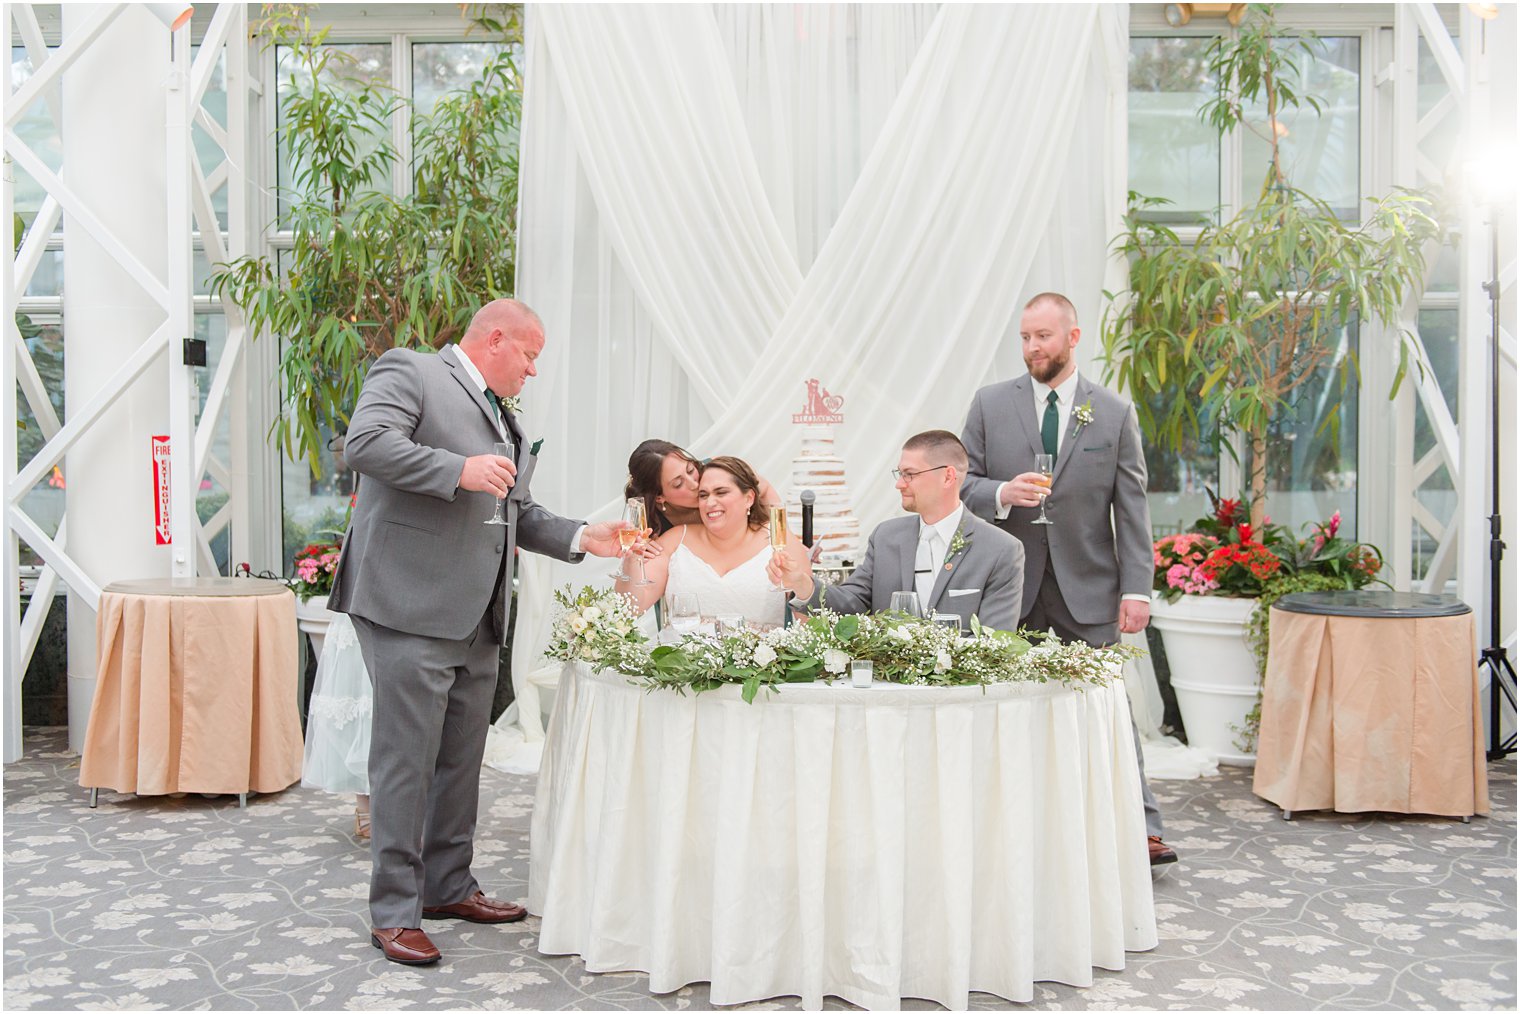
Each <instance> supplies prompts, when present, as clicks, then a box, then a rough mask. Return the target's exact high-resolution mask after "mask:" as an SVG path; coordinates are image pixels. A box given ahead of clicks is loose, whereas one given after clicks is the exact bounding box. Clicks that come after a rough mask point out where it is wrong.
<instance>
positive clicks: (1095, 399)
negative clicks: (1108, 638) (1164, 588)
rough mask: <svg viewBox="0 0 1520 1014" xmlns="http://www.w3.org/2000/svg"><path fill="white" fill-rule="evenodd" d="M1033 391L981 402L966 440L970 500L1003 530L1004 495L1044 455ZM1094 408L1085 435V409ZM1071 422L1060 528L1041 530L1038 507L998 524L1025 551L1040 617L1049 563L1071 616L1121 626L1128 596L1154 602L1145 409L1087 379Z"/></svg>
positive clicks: (1058, 508) (1014, 388)
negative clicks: (1000, 498) (1080, 409)
mask: <svg viewBox="0 0 1520 1014" xmlns="http://www.w3.org/2000/svg"><path fill="white" fill-rule="evenodd" d="M1032 386H1033V381H1032V380H1031V379H1030V377H1029V375H1028V374H1027V373H1026V374H1025V375H1024V376H1022V377H1017V378H1015V379H1013V380H1008V381H1004V382H1003V383H1001V384H992V385H991V386H989V387H984V388H982V389H981V390H980V391H978V392H976V398H975V399H974V400H973V401H972V403H971V411H970V413H968V414H967V416H966V429H965V432H964V433H963V434H962V435H961V440H962V442H963V443H965V445H966V451H967V453H968V454H969V455H970V457H971V464H970V468H969V469H968V470H967V475H966V484H965V486H964V487H963V488H962V490H961V495H962V498H963V499H964V500H965V501H966V505H967V507H968V508H969V509H971V510H973V511H975V512H976V514H977V515H978V516H979V517H983V518H986V519H988V520H993V519H994V515H995V513H996V511H997V491H998V487H999V486H1001V485H1002V484H1003V483H1004V482H1005V481H1007V480H1008V479H1011V478H1013V477H1014V476H1015V475H1018V474H1020V473H1021V472H1033V471H1034V470H1035V467H1034V458H1035V455H1036V454H1040V453H1042V451H1043V448H1042V446H1041V443H1040V421H1039V419H1038V418H1036V414H1035V404H1034V394H1033V392H1032ZM1089 402H1090V403H1091V404H1092V413H1093V421H1092V422H1091V423H1088V424H1086V425H1082V424H1081V422H1080V421H1079V420H1078V419H1077V413H1076V411H1075V406H1078V405H1083V404H1086V403H1089ZM1073 405H1074V407H1073V411H1072V413H1071V418H1070V419H1069V420H1068V422H1067V427H1066V433H1065V435H1064V436H1063V437H1062V439H1061V444H1060V448H1059V453H1058V454H1057V455H1056V470H1055V478H1054V480H1053V481H1052V483H1051V492H1050V496H1049V498H1048V499H1047V501H1046V508H1045V509H1046V513H1047V515H1048V516H1049V517H1050V519H1051V521H1053V522H1055V523H1054V524H1051V525H1036V524H1031V522H1032V521H1033V520H1034V518H1036V517H1037V516H1039V508H1038V507H1014V508H1012V509H1011V510H1010V511H1009V513H1008V517H1007V518H1006V519H1004V520H1002V521H998V522H996V523H997V524H998V525H999V527H1001V528H1002V529H1003V530H1004V531H1007V532H1010V533H1012V534H1013V535H1015V536H1016V537H1017V538H1018V539H1019V541H1020V542H1022V543H1023V544H1024V551H1025V553H1027V554H1028V565H1027V566H1026V567H1025V569H1024V597H1023V602H1024V609H1025V612H1026V613H1027V612H1028V611H1029V610H1031V609H1033V608H1034V602H1035V596H1036V594H1037V593H1038V592H1039V588H1040V581H1041V578H1042V576H1043V575H1044V573H1045V561H1046V558H1047V555H1048V557H1049V559H1050V561H1051V563H1052V565H1053V567H1054V571H1055V575H1056V580H1057V581H1058V582H1060V586H1061V594H1062V596H1063V597H1064V599H1065V602H1066V607H1067V608H1068V609H1070V610H1071V615H1072V617H1073V618H1074V619H1076V620H1077V621H1078V622H1079V623H1111V622H1113V621H1114V620H1115V619H1116V618H1117V617H1118V615H1119V597H1120V596H1121V595H1147V596H1148V595H1150V592H1151V568H1152V555H1151V514H1150V506H1149V505H1148V504H1147V503H1146V499H1145V456H1144V453H1143V452H1142V450H1141V447H1140V424H1139V421H1138V420H1137V419H1136V416H1135V408H1134V406H1133V405H1131V404H1130V403H1129V402H1128V401H1125V400H1124V399H1123V398H1121V397H1119V395H1117V394H1115V393H1114V392H1113V391H1110V390H1109V389H1108V388H1106V387H1102V386H1100V385H1098V384H1094V383H1092V382H1091V381H1089V380H1088V379H1087V378H1086V377H1084V376H1081V375H1080V374H1079V375H1078V377H1077V391H1076V396H1075V401H1074V403H1073Z"/></svg>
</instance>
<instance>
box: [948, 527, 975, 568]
mask: <svg viewBox="0 0 1520 1014" xmlns="http://www.w3.org/2000/svg"><path fill="white" fill-rule="evenodd" d="M969 545H971V536H969V535H967V534H966V533H965V532H963V531H961V530H960V529H959V528H957V529H956V530H955V534H954V535H952V536H950V548H949V550H948V551H946V553H945V569H946V570H954V569H955V564H954V563H953V562H952V561H953V560H954V559H955V558H956V557H957V556H960V555H961V554H962V553H964V552H965V551H966V547H967V546H969Z"/></svg>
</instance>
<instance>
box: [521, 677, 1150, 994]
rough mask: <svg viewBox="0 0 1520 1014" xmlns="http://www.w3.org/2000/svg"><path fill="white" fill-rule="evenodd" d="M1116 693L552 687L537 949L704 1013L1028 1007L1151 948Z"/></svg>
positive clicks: (536, 901) (1114, 688) (1141, 847)
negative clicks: (692, 987)
mask: <svg viewBox="0 0 1520 1014" xmlns="http://www.w3.org/2000/svg"><path fill="white" fill-rule="evenodd" d="M1127 707H1128V706H1127V702H1126V699H1125V695H1124V687H1123V684H1122V683H1120V682H1115V683H1114V684H1112V685H1111V686H1108V687H1087V688H1085V689H1082V690H1073V689H1070V688H1068V687H1066V686H1064V685H1062V684H1056V683H1050V684H1035V683H1020V684H1005V685H999V686H993V687H988V688H986V689H983V688H982V687H951V688H933V687H919V686H907V687H904V686H896V685H888V684H880V683H878V684H876V685H873V686H872V687H870V688H861V689H853V688H849V687H847V686H830V685H827V684H791V685H787V686H784V687H782V688H781V690H780V691H779V692H778V693H770V692H768V691H766V690H764V689H762V690H761V692H760V694H759V696H758V697H756V699H755V701H754V703H753V704H745V703H744V701H743V700H742V699H741V697H740V688H739V687H737V686H727V687H723V688H721V689H718V690H713V691H708V692H706V693H702V694H696V695H682V694H678V693H675V692H673V691H668V690H654V691H650V690H647V689H645V688H644V687H641V686H636V685H633V684H631V683H630V682H629V681H628V679H627V678H626V677H624V676H622V675H620V674H618V673H616V672H607V671H593V670H592V669H590V668H588V667H586V666H585V665H582V664H568V665H566V666H565V668H564V670H563V672H562V674H561V677H560V689H559V696H558V698H557V702H556V705H555V709H554V716H553V719H552V720H551V723H550V728H549V733H548V739H547V742H546V744H545V749H544V760H543V766H542V768H541V769H540V771H539V781H538V794H537V799H536V801H535V805H534V810H533V824H532V846H531V856H532V865H531V872H530V879H529V898H528V908H529V910H530V911H531V912H533V913H534V914H536V915H538V916H540V917H541V918H542V926H541V928H540V933H539V950H540V951H541V952H542V953H544V954H579V955H581V956H582V958H583V959H584V960H585V963H586V967H587V968H588V969H589V970H590V971H593V972H611V971H628V970H638V971H643V972H647V973H648V974H649V977H650V988H651V989H652V990H653V991H654V992H656V993H666V992H669V991H671V990H675V989H679V988H680V987H682V986H684V985H686V984H687V983H691V982H698V981H707V982H710V983H711V984H712V987H711V998H710V999H711V1002H712V1003H713V1004H736V1003H744V1002H748V1001H752V1000H761V999H765V998H768V997H775V996H800V997H801V998H802V1001H803V1003H804V1004H805V1005H806V1006H807V1007H808V1008H809V1009H815V1010H816V1009H818V1008H819V1006H821V1004H822V1002H823V997H824V996H826V995H831V996H837V997H841V998H843V999H845V1000H848V1001H850V1002H851V1003H854V1004H857V1005H859V1006H862V1007H866V1008H871V1009H882V1008H888V1009H895V1008H898V1007H900V1006H901V1000H902V998H905V997H921V998H926V999H930V1000H934V1001H937V1002H939V1003H941V1004H943V1005H945V1006H946V1007H950V1008H955V1009H964V1008H965V1007H966V1006H967V1001H968V994H969V993H970V992H972V991H983V992H988V993H994V994H996V995H998V996H1001V997H1004V998H1005V999H1008V1000H1013V1001H1019V1002H1023V1001H1029V1000H1031V999H1032V998H1033V984H1034V983H1035V982H1037V981H1046V980H1050V981H1057V982H1064V983H1069V984H1071V985H1075V986H1087V985H1091V983H1092V974H1093V973H1092V970H1093V968H1094V967H1097V968H1105V969H1113V970H1119V969H1122V968H1123V967H1124V963H1125V952H1126V951H1138V950H1148V949H1149V948H1152V947H1154V946H1155V945H1156V922H1155V916H1154V912H1153V908H1152V898H1151V880H1150V866H1149V862H1148V857H1147V853H1146V849H1145V820H1144V815H1143V813H1142V811H1141V806H1140V786H1139V775H1138V772H1137V770H1136V768H1135V762H1134V747H1133V745H1132V741H1131V738H1130V737H1131V733H1130V722H1129V717H1128V711H1127Z"/></svg>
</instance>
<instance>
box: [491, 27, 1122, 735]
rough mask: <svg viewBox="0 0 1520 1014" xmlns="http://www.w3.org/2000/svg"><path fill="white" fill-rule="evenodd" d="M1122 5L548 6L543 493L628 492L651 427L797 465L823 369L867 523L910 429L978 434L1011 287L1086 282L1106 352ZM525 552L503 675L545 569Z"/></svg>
mask: <svg viewBox="0 0 1520 1014" xmlns="http://www.w3.org/2000/svg"><path fill="white" fill-rule="evenodd" d="M1126 17H1127V15H1126V9H1125V8H1124V7H1123V6H1122V5H1084V4H1077V5H1019V6H1005V5H980V6H973V5H948V6H945V7H939V8H936V7H934V6H931V5H831V6H816V7H815V6H805V5H795V6H776V7H772V6H729V5H714V6H706V5H679V6H678V5H671V6H635V5H619V6H612V5H562V6H561V5H530V6H529V8H528V40H527V45H528V52H527V92H526V96H525V111H524V125H523V142H522V168H521V193H522V214H521V224H520V230H521V234H520V257H519V276H518V293H519V295H520V297H521V298H522V299H524V300H525V301H526V302H527V303H528V304H529V305H531V306H533V307H534V308H535V309H537V310H538V311H539V313H540V314H541V315H542V317H543V319H544V323H545V326H546V331H547V334H548V344H547V346H546V349H545V352H544V354H543V357H542V358H541V359H540V361H539V368H540V371H541V376H540V377H539V378H538V379H536V380H534V381H533V382H532V383H531V384H530V386H529V387H528V389H527V392H526V396H525V399H524V401H525V416H524V420H525V425H526V427H527V429H528V430H529V432H530V434H532V435H533V436H535V437H536V436H540V435H542V436H544V437H545V444H544V452H543V458H542V460H541V463H540V465H539V468H538V472H537V474H536V476H535V480H534V496H535V498H536V499H538V500H539V501H541V502H543V503H545V504H547V505H549V506H550V507H552V508H553V509H555V510H558V511H560V512H562V513H567V514H571V515H581V516H588V517H592V518H607V517H612V516H615V511H616V510H617V508H618V507H619V506H620V502H621V493H622V485H623V482H624V480H625V473H626V462H627V456H628V453H629V452H630V451H631V450H632V449H633V447H634V446H635V445H636V444H637V443H638V442H639V441H640V440H642V439H644V438H645V437H650V436H659V437H664V438H667V439H671V440H674V441H675V442H677V443H679V444H681V445H683V446H686V447H688V448H690V449H692V450H694V451H695V452H697V453H698V454H700V455H713V454H725V453H730V454H738V455H740V456H742V457H744V458H746V459H748V460H749V461H751V463H753V464H754V465H755V466H756V467H757V468H758V470H759V471H760V473H761V474H762V475H765V476H767V477H769V478H771V479H772V481H773V482H775V483H776V485H777V486H778V488H781V489H782V490H783V491H784V490H785V487H786V485H787V480H788V469H787V464H788V462H789V461H790V459H791V458H792V457H793V456H794V455H795V453H796V451H797V447H798V435H797V433H796V431H795V428H794V427H793V426H792V425H791V414H792V413H793V412H795V411H797V410H799V408H800V407H801V403H802V400H803V396H804V385H805V382H806V381H807V379H808V378H810V377H816V378H818V379H819V380H820V381H821V382H822V383H823V385H824V386H825V387H826V388H828V389H829V390H831V391H833V392H835V393H838V394H842V395H843V396H844V398H845V406H844V414H845V417H846V422H845V423H844V425H842V426H840V427H839V428H838V429H837V431H836V432H837V437H838V443H839V446H840V448H841V453H842V454H843V456H844V458H845V461H846V464H847V469H848V478H849V482H850V484H851V488H852V490H853V492H854V494H855V497H856V502H855V510H856V513H857V514H858V515H859V517H860V518H861V521H862V524H863V525H864V526H865V527H866V529H867V530H869V528H870V527H871V526H873V525H875V524H876V523H877V522H879V521H881V520H884V519H885V518H887V517H890V516H894V515H895V514H897V513H898V499H897V497H896V495H895V494H894V492H893V490H892V488H891V480H890V477H889V476H888V469H889V468H890V467H892V465H894V464H895V462H896V457H897V453H898V450H899V448H900V447H901V443H902V441H903V439H905V438H906V437H907V436H909V435H910V434H912V433H914V432H917V431H919V430H923V429H928V428H933V427H942V428H946V429H950V430H953V431H956V432H959V430H960V428H961V424H962V423H963V421H964V418H965V411H966V408H967V406H968V405H969V403H970V398H971V396H972V394H973V393H974V392H975V390H976V388H977V387H979V386H981V385H982V384H984V383H987V382H990V381H993V380H998V379H1004V378H1006V377H1009V376H1013V375H1016V374H1017V373H1020V372H1022V371H1023V366H1022V362H1021V360H1020V357H1019V353H1018V348H1017V316H1018V307H1019V306H1020V305H1021V298H1022V297H1027V296H1028V295H1030V294H1032V293H1034V292H1037V291H1040V290H1044V289H1055V290H1060V291H1064V292H1067V293H1069V294H1071V295H1072V297H1073V299H1074V300H1075V302H1076V303H1077V306H1078V308H1079V311H1080V313H1081V315H1082V317H1083V319H1084V323H1086V324H1087V325H1088V326H1089V330H1088V335H1089V337H1088V338H1087V339H1086V340H1084V342H1083V343H1082V344H1081V345H1080V346H1079V348H1078V353H1079V358H1081V359H1082V360H1083V361H1084V363H1089V362H1090V360H1091V356H1092V354H1093V352H1094V351H1095V348H1096V344H1097V342H1096V328H1095V327H1093V325H1095V324H1096V321H1097V318H1098V314H1099V308H1100V300H1101V292H1102V290H1103V289H1104V288H1108V289H1115V288H1117V287H1118V286H1117V285H1116V281H1122V276H1119V277H1116V276H1115V274H1114V268H1115V265H1114V262H1113V260H1112V258H1110V257H1109V256H1108V253H1107V239H1108V237H1109V236H1111V235H1113V234H1114V233H1115V232H1116V231H1117V226H1118V219H1119V216H1120V214H1121V213H1122V210H1123V201H1124V193H1125V187H1124V175H1125V156H1124V152H1125V149H1124V101H1125V83H1124V79H1125V73H1126V71H1125V67H1126V64H1125V60H1126V43H1125V39H1126V34H1127V25H1126ZM609 571H610V567H608V566H604V565H603V564H601V563H600V562H596V563H592V564H589V565H583V566H581V567H579V568H571V567H568V566H566V565H560V564H555V563H552V562H550V561H548V560H545V559H544V558H541V557H536V556H525V557H524V565H523V567H522V586H521V590H520V598H519V605H518V624H517V629H516V641H515V648H514V663H513V669H514V672H513V678H514V683H515V685H516V688H517V691H518V695H519V699H520V701H521V702H522V705H523V708H522V714H523V730H522V731H523V732H524V733H525V734H526V737H527V740H528V745H529V746H530V747H531V746H532V745H533V743H534V742H535V741H537V740H538V739H540V738H541V735H542V734H541V730H540V727H539V725H538V723H537V722H536V721H535V719H536V717H537V708H538V701H537V694H536V690H535V688H534V685H533V683H532V681H530V679H529V677H530V674H532V673H533V672H534V670H535V669H537V668H538V667H540V666H541V665H542V659H541V654H540V653H541V650H542V646H543V645H544V643H545V641H546V638H547V630H548V623H549V620H550V616H551V600H550V595H551V592H552V589H553V588H555V587H559V586H562V585H564V584H567V583H575V584H583V583H587V582H592V581H597V580H602V579H605V575H606V574H607V573H608V572H609Z"/></svg>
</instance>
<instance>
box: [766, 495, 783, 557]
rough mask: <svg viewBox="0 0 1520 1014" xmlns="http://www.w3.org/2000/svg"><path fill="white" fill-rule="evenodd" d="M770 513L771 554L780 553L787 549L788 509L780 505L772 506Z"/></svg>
mask: <svg viewBox="0 0 1520 1014" xmlns="http://www.w3.org/2000/svg"><path fill="white" fill-rule="evenodd" d="M769 511H770V516H771V552H773V553H780V552H782V551H784V550H785V549H786V508H785V507H783V506H781V505H780V504H771V506H770V507H769Z"/></svg>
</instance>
